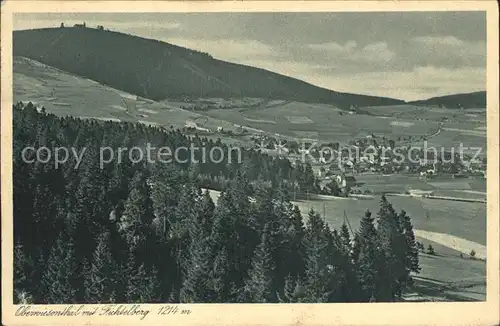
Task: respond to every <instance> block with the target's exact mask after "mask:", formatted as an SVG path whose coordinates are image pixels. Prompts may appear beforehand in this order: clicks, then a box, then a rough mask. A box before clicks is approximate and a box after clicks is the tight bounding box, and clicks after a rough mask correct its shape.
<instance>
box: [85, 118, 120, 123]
mask: <svg viewBox="0 0 500 326" xmlns="http://www.w3.org/2000/svg"><path fill="white" fill-rule="evenodd" d="M80 118H82V119H96V120H101V121H115V122H120V121H121V120H120V119H117V118H105V117H80Z"/></svg>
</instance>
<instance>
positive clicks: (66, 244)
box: [41, 235, 79, 304]
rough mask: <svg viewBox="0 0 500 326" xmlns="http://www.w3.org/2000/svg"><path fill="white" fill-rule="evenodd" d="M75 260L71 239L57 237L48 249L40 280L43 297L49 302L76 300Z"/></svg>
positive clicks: (63, 302)
mask: <svg viewBox="0 0 500 326" xmlns="http://www.w3.org/2000/svg"><path fill="white" fill-rule="evenodd" d="M76 271H77V261H76V259H75V251H74V248H73V243H72V241H71V239H65V238H64V237H63V236H62V235H61V236H59V237H58V239H57V241H56V243H55V245H54V246H53V248H52V250H51V251H50V256H49V259H48V262H47V267H46V270H45V273H44V275H43V277H42V280H41V286H42V288H43V295H42V297H43V299H44V301H45V302H46V303H50V304H68V303H73V302H76V295H77V290H78V289H77V288H75V280H76V278H78V277H79V275H76Z"/></svg>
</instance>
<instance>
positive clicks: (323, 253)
mask: <svg viewBox="0 0 500 326" xmlns="http://www.w3.org/2000/svg"><path fill="white" fill-rule="evenodd" d="M304 246H305V253H306V270H305V278H306V279H305V284H304V285H305V288H306V294H305V298H304V300H305V302H326V301H327V298H328V296H329V289H328V288H327V283H328V270H327V252H328V239H327V238H326V233H325V225H324V222H323V220H322V219H321V217H320V215H319V214H317V213H316V212H314V210H312V209H311V211H310V212H309V216H308V220H307V228H306V234H305V237H304Z"/></svg>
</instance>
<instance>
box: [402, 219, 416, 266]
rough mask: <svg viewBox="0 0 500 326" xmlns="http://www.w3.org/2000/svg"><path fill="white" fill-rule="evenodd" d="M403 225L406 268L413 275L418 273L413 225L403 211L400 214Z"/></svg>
mask: <svg viewBox="0 0 500 326" xmlns="http://www.w3.org/2000/svg"><path fill="white" fill-rule="evenodd" d="M400 219H401V221H402V223H403V230H404V236H405V240H406V268H407V269H408V270H409V271H411V272H414V273H419V272H420V267H419V260H418V246H417V241H416V239H415V233H414V232H413V225H412V223H411V219H410V217H409V216H408V215H407V214H406V212H405V211H404V210H403V211H401V214H400Z"/></svg>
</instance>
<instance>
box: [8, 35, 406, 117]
mask: <svg viewBox="0 0 500 326" xmlns="http://www.w3.org/2000/svg"><path fill="white" fill-rule="evenodd" d="M125 49H126V51H125ZM13 52H14V55H19V56H24V57H28V58H30V59H34V60H37V61H40V62H42V63H44V64H48V65H51V66H53V67H55V68H58V69H61V70H64V71H68V72H70V73H74V74H78V75H80V76H83V77H86V78H90V79H93V80H96V81H98V82H101V83H104V84H107V85H109V86H111V87H115V88H117V89H121V90H123V91H127V92H131V93H134V94H137V95H140V96H144V97H147V98H151V99H154V100H163V99H165V98H168V97H178V98H181V97H262V98H269V99H283V100H295V101H303V102H319V103H327V104H334V105H337V106H339V107H341V108H345V109H348V108H349V107H351V106H376V105H391V104H403V103H405V102H404V101H402V100H398V99H392V98H388V97H377V96H369V95H361V94H354V93H343V92H337V91H333V90H329V89H326V88H322V87H318V86H315V85H312V84H310V83H307V82H305V81H302V80H300V79H297V78H292V77H288V76H284V75H280V74H278V73H275V72H272V71H268V70H265V69H262V68H258V67H251V66H247V65H242V64H237V63H232V62H226V61H223V60H219V59H215V58H213V57H212V56H210V55H209V54H207V53H202V52H199V51H195V50H191V49H187V48H183V47H180V46H177V45H174V44H170V43H167V42H163V41H159V40H154V39H146V38H142V37H138V36H134V35H130V34H124V33H121V32H116V31H107V30H98V29H93V28H75V27H66V28H43V29H31V30H19V31H14V37H13Z"/></svg>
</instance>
